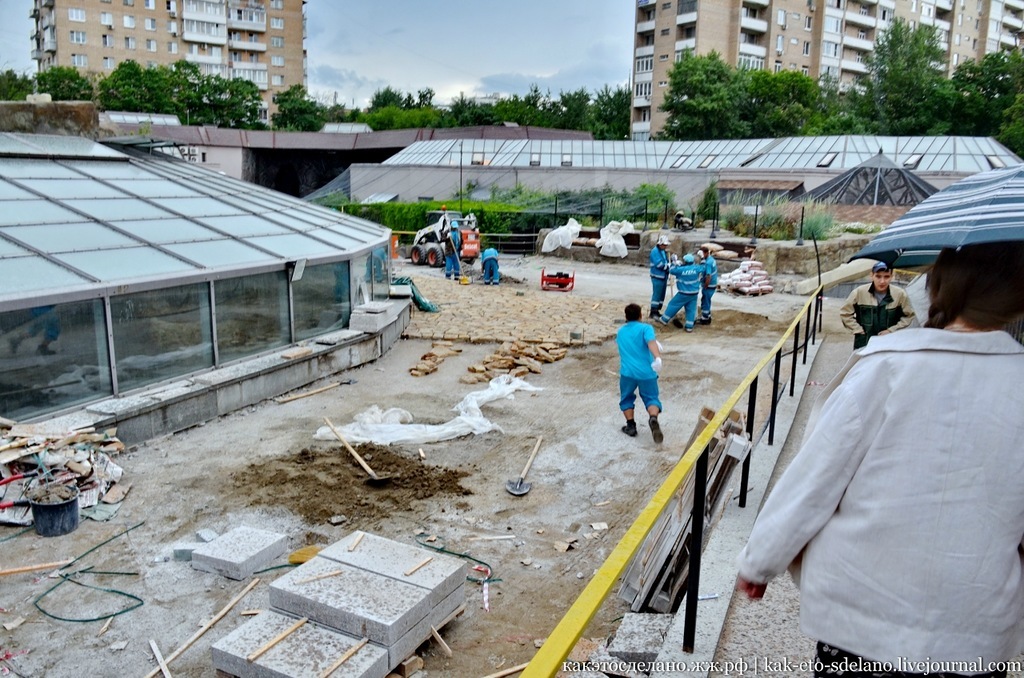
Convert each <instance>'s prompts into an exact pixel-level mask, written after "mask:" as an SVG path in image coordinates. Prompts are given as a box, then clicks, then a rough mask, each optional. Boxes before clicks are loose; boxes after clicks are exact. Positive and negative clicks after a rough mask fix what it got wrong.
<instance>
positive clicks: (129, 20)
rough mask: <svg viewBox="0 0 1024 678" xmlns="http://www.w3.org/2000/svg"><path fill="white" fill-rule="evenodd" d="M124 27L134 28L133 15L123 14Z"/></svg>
mask: <svg viewBox="0 0 1024 678" xmlns="http://www.w3.org/2000/svg"><path fill="white" fill-rule="evenodd" d="M124 27H125V28H135V17H133V16H131V15H129V14H125V16H124Z"/></svg>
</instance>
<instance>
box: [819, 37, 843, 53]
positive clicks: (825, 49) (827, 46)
mask: <svg viewBox="0 0 1024 678" xmlns="http://www.w3.org/2000/svg"><path fill="white" fill-rule="evenodd" d="M821 53H822V54H824V55H825V56H827V57H838V56H839V43H838V42H832V41H830V40H823V41H822V43H821Z"/></svg>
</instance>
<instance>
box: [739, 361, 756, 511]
mask: <svg viewBox="0 0 1024 678" xmlns="http://www.w3.org/2000/svg"><path fill="white" fill-rule="evenodd" d="M756 407H757V377H754V380H753V381H752V382H750V391H749V396H748V397H747V438H749V439H750V440H751V441H752V440H754V413H755V409H756ZM749 480H750V455H749V454H748V455H747V457H746V459H744V460H743V468H742V470H741V473H740V508H746V506H747V483H748V482H749Z"/></svg>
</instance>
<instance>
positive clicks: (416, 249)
mask: <svg viewBox="0 0 1024 678" xmlns="http://www.w3.org/2000/svg"><path fill="white" fill-rule="evenodd" d="M448 219H449V220H450V221H451V224H452V228H458V229H459V235H461V236H462V251H461V252H459V259H461V260H462V262H463V263H465V264H466V265H467V266H472V265H473V263H474V262H475V261H476V260H477V257H479V256H480V233H479V232H478V231H477V230H476V228H475V226H476V224H475V221H476V219H475V218H471V219H464V218H463V216H462V213H461V212H453V211H450V210H449V211H448ZM427 223H428V224H430V225H429V226H426V227H425V228H421V229H420V230H418V231H416V237H415V238H413V241H412V249H411V250H409V258H410V259H411V260H412V263H414V264H416V265H417V266H422V265H423V264H426V265H428V266H433V267H439V266H444V243H443V242H442V240H441V212H440V211H437V210H435V211H431V212H427Z"/></svg>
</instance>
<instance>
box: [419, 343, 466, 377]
mask: <svg viewBox="0 0 1024 678" xmlns="http://www.w3.org/2000/svg"><path fill="white" fill-rule="evenodd" d="M460 353H462V349H461V348H455V346H454V344H453V343H452V342H450V341H435V342H434V343H433V344H431V346H430V350H429V351H427V352H426V353H424V354H423V355H421V356H420V360H419V362H418V363H416V364H415V365H413V366H412V367H410V368H409V374H411V375H412V376H414V377H425V376H427V375H428V374H432V373H434V372H437V368H438V367H440V366H441V363H443V362H444V359H445V358H450V357H452V356H453V355H459V354H460Z"/></svg>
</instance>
